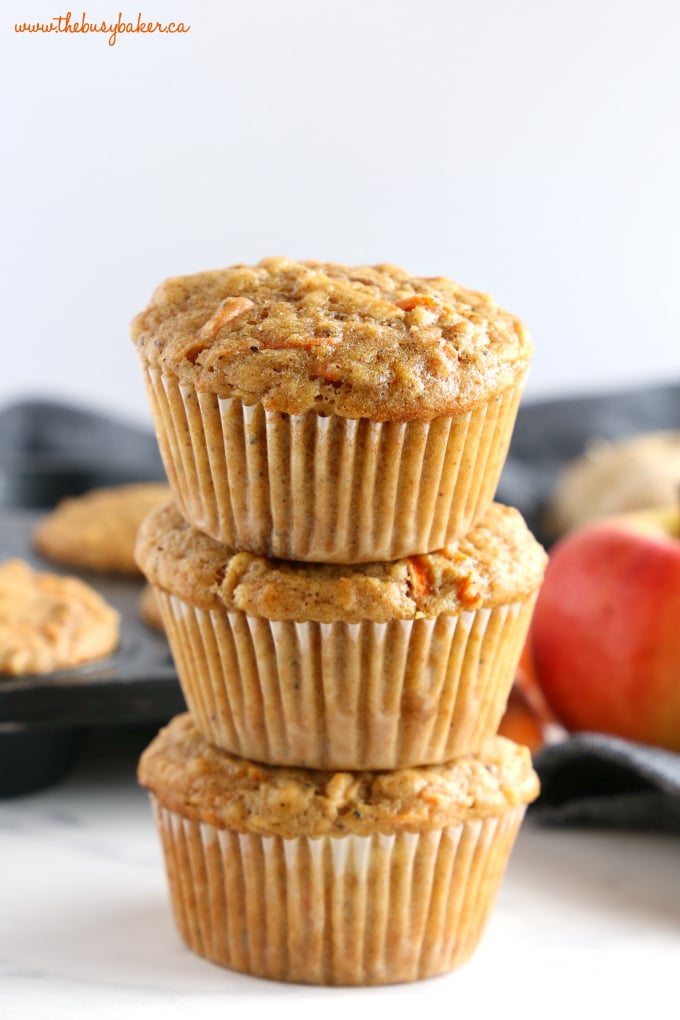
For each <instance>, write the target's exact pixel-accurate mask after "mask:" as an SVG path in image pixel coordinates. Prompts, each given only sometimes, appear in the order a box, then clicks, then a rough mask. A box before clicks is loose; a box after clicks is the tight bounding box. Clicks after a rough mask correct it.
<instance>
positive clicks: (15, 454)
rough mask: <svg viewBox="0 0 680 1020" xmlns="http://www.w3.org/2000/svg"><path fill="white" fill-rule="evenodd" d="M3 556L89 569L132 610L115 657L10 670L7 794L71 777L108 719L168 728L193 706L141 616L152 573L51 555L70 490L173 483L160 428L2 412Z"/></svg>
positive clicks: (0, 723) (84, 415)
mask: <svg viewBox="0 0 680 1020" xmlns="http://www.w3.org/2000/svg"><path fill="white" fill-rule="evenodd" d="M0 444H1V452H0V559H2V560H6V559H9V558H12V557H19V558H20V559H23V560H25V561H26V562H28V563H29V564H30V565H31V566H33V567H35V568H36V569H40V570H45V571H49V572H51V573H57V574H70V575H74V576H78V577H80V578H82V579H83V580H84V581H86V582H87V583H88V584H90V585H91V586H92V587H93V588H94V589H95V590H97V591H98V592H99V593H100V594H101V595H102V596H103V597H104V598H105V599H106V601H107V602H109V603H110V604H111V605H112V606H114V607H115V608H116V609H117V610H118V611H119V613H120V616H121V639H120V644H119V647H118V648H117V650H116V651H115V652H114V653H113V654H112V655H111V656H109V657H108V658H106V659H101V660H99V661H97V662H93V663H89V664H87V665H84V666H80V667H78V668H76V669H70V670H63V671H59V672H55V673H51V674H48V675H40V676H22V677H8V676H5V677H0V796H1V797H11V796H16V795H18V794H23V793H28V792H30V791H32V790H36V789H39V788H41V787H43V786H46V785H49V784H51V783H53V782H55V781H56V780H58V779H60V778H61V777H62V776H63V775H64V774H65V773H66V772H67V771H68V769H69V768H70V766H71V764H72V763H73V761H74V760H75V758H76V755H77V752H78V749H79V747H80V744H81V742H82V739H83V737H84V736H85V735H87V733H88V731H90V730H92V729H93V728H94V727H98V726H111V725H130V724H144V723H152V724H157V725H159V726H160V725H162V724H163V723H165V722H166V721H167V720H168V719H170V718H171V717H172V716H173V715H175V714H176V713H178V712H181V711H183V710H184V707H185V703H184V698H183V696H182V692H181V690H180V686H179V682H178V680H177V673H176V671H175V667H174V665H173V662H172V658H171V656H170V652H169V648H168V644H167V641H166V638H165V635H164V634H163V633H162V632H160V631H157V630H156V629H154V628H152V627H150V626H149V625H148V624H146V623H145V622H144V621H143V620H142V618H141V616H140V613H139V599H140V595H141V592H142V588H143V584H144V582H143V579H142V578H141V577H139V578H136V577H125V576H123V575H114V574H110V573H100V572H97V571H89V570H82V569H78V568H75V567H70V566H65V565H62V564H57V563H55V562H53V561H51V560H48V559H47V558H45V557H43V556H41V555H40V554H39V553H37V552H36V551H35V549H34V548H33V544H32V534H33V531H34V529H35V526H36V524H37V523H38V521H39V520H40V519H41V518H42V517H43V516H44V515H45V514H46V513H48V512H49V511H50V510H51V509H52V508H53V507H54V505H55V504H56V503H57V502H58V501H59V499H61V498H62V497H64V496H72V495H79V494H81V493H84V492H87V491H88V490H90V489H93V488H100V487H104V486H112V485H121V484H124V483H126V482H133V481H159V480H162V479H163V478H164V474H163V468H162V465H161V462H160V457H159V455H158V450H157V447H156V442H155V439H154V437H153V435H152V434H151V433H150V432H147V431H144V430H142V429H136V428H134V427H131V426H129V425H126V424H123V423H120V422H117V421H115V420H113V419H109V418H106V417H103V416H101V415H98V414H93V413H91V412H88V411H85V410H80V409H77V408H72V407H68V406H65V405H61V404H56V403H47V402H44V401H27V402H23V403H20V404H16V405H13V406H12V407H8V408H6V409H5V410H4V411H2V412H0Z"/></svg>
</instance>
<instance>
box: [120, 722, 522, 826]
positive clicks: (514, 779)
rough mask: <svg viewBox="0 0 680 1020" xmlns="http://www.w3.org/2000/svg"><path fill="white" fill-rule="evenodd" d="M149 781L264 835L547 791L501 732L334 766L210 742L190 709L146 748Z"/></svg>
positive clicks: (220, 822)
mask: <svg viewBox="0 0 680 1020" xmlns="http://www.w3.org/2000/svg"><path fill="white" fill-rule="evenodd" d="M137 775H138V779H139V782H140V784H141V785H142V786H143V787H145V788H146V789H148V790H149V791H150V792H152V793H153V794H154V796H155V797H156V798H157V799H158V802H159V803H160V804H161V805H162V806H163V807H164V808H166V809H168V810H170V811H175V812H177V813H178V814H180V815H182V816H183V817H188V818H193V819H196V820H198V821H201V822H205V823H207V824H209V825H214V826H215V827H216V828H224V829H234V830H236V831H237V832H250V833H256V834H259V835H263V836H282V837H284V838H295V837H297V836H322V835H325V834H332V835H336V836H339V835H344V834H346V833H350V832H351V833H356V834H357V835H370V834H372V833H374V832H382V833H384V834H386V835H389V834H391V833H394V832H400V831H403V832H425V831H428V830H432V829H439V828H443V827H444V826H446V825H457V824H459V823H461V822H467V821H470V820H472V819H475V818H487V817H490V816H497V815H501V814H504V813H505V812H506V811H508V810H510V809H512V808H513V807H516V806H518V805H521V804H528V803H530V802H531V801H532V800H535V798H536V797H537V795H538V790H539V783H538V777H537V775H536V773H535V772H534V770H533V768H532V765H531V755H530V753H529V750H528V748H526V747H523V746H521V745H519V744H515V743H513V742H512V741H510V740H507V739H506V738H504V737H494V738H492V739H491V740H490V741H489V742H488V743H487V744H486V745H485V746H484V748H483V749H482V750H481V751H480V752H477V753H476V754H474V755H473V754H469V755H462V756H461V757H459V758H455V759H454V760H453V761H450V762H447V763H445V764H442V765H429V766H419V767H418V768H407V769H396V770H394V771H392V770H390V771H385V772H383V771H381V772H329V771H323V772H322V771H316V770H313V769H300V768H286V767H282V766H267V765H260V764H257V763H255V762H251V761H247V760H245V759H243V758H237V757H236V756H234V755H231V754H228V753H227V752H226V751H221V750H219V749H218V748H215V747H213V746H212V745H211V744H209V743H208V742H207V741H206V740H205V738H204V737H202V736H201V734H200V733H199V732H198V730H197V729H196V726H195V724H194V722H193V720H192V718H191V716H190V715H189V713H184V714H182V715H178V716H175V718H174V719H173V720H171V722H170V723H169V724H168V726H166V727H165V728H164V729H162V730H161V731H160V733H159V734H158V736H157V737H155V739H154V740H153V741H152V742H151V744H150V745H149V746H148V747H147V749H146V750H145V751H144V753H143V754H142V757H141V759H140V763H139V768H138V773H137Z"/></svg>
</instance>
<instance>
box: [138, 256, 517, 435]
mask: <svg viewBox="0 0 680 1020" xmlns="http://www.w3.org/2000/svg"><path fill="white" fill-rule="evenodd" d="M132 336H133V339H134V341H135V343H136V345H137V348H138V351H139V354H140V356H141V357H142V359H143V360H144V361H145V362H147V363H149V364H150V365H154V366H157V367H159V368H160V369H161V370H162V371H164V372H169V373H172V374H174V375H176V376H177V377H178V378H179V380H180V382H186V383H190V384H191V385H193V386H194V387H195V388H196V389H197V390H199V391H201V390H207V391H209V392H213V393H217V394H218V395H219V396H221V397H238V398H240V399H241V400H242V401H243V402H244V403H246V404H247V403H254V402H257V401H259V402H261V403H262V405H263V406H264V408H265V409H266V410H268V411H278V412H283V413H289V414H303V413H304V412H306V411H310V410H316V411H317V412H319V413H322V414H336V415H340V416H342V417H346V418H371V419H373V420H374V421H408V420H423V421H429V420H431V419H433V418H436V417H438V416H441V415H451V414H459V413H461V414H462V413H465V412H467V411H469V410H471V409H473V408H474V407H476V406H478V405H479V404H481V403H484V402H486V401H488V400H489V399H490V398H491V397H493V396H494V395H495V394H497V393H501V392H503V391H504V390H506V389H508V388H509V387H510V386H512V385H513V384H516V382H517V378H518V375H520V374H523V373H524V370H525V368H526V366H527V364H528V361H529V358H530V355H531V343H530V341H529V338H528V335H527V333H526V331H525V329H524V327H523V326H522V324H521V322H520V321H519V320H518V319H517V318H516V317H515V316H513V315H511V314H510V313H508V312H506V311H503V310H502V309H501V308H499V307H498V305H497V304H496V303H495V302H494V301H493V299H492V298H491V297H489V296H487V295H484V294H480V293H477V292H475V291H471V290H467V289H466V288H464V287H462V286H460V285H459V284H457V283H454V282H452V281H451V280H448V279H446V278H445V277H417V276H411V275H409V274H408V273H407V272H405V271H404V270H403V269H399V268H397V267H396V266H390V265H377V266H358V267H348V266H343V265H339V264H337V263H325V262H316V261H304V262H295V261H292V260H290V259H285V258H268V259H263V260H262V261H261V262H259V263H258V264H257V265H255V266H246V265H235V266H232V267H230V268H227V269H220V270H215V271H212V272H204V273H196V274H193V275H190V276H180V277H173V278H171V279H169V280H166V281H165V282H164V283H162V284H161V285H160V286H159V287H158V288H157V290H156V291H155V293H154V295H153V298H152V301H151V304H150V305H149V306H148V308H146V309H145V310H144V311H143V312H141V313H140V314H139V315H138V316H137V317H136V318H135V319H134V321H133V324H132Z"/></svg>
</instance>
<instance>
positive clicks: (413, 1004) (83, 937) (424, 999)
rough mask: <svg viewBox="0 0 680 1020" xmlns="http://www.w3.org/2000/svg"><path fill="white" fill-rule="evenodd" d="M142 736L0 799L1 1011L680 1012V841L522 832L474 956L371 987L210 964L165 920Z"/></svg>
mask: <svg viewBox="0 0 680 1020" xmlns="http://www.w3.org/2000/svg"><path fill="white" fill-rule="evenodd" d="M149 736H150V733H148V732H146V731H142V730H134V729H133V730H128V731H105V732H103V733H101V734H97V736H96V739H90V740H89V741H88V743H87V744H86V746H85V748H84V751H83V753H82V754H81V757H80V759H79V761H78V763H77V765H76V767H75V769H74V770H73V771H72V772H71V773H70V774H69V775H68V777H67V778H66V779H65V780H63V781H62V782H61V783H59V784H58V785H56V786H54V787H52V788H50V789H47V790H44V791H42V792H39V793H35V794H31V795H29V796H26V797H21V798H16V799H11V800H4V801H0V865H1V867H0V1017H2V1018H3V1020H22V1018H25V1017H31V1018H43V1017H48V1018H49V1020H61V1018H69V1020H72V1018H78V1017H85V1016H87V1017H90V1018H92V1020H108V1018H121V1017H123V1018H126V1017H144V1018H145V1020H154V1018H157V1017H158V1018H161V1017H162V1018H164V1020H173V1018H179V1017H181V1018H183V1020H187V1018H193V1017H196V1018H197V1020H204V1018H205V1020H211V1018H213V1017H230V1018H232V1017H235V1016H236V1017H241V1016H244V1017H246V1016H247V1017H250V1016H253V1017H259V1016H263V1015H264V1014H265V1010H266V1011H268V1012H269V1011H275V1012H274V1015H275V1016H276V1017H277V1018H278V1017H281V1016H292V1015H293V1014H294V1015H295V1016H296V1017H307V1016H309V1017H312V1016H314V1017H319V1016H321V1017H324V1020H325V1018H326V1017H333V1016H336V1015H340V1013H341V1012H342V1014H343V1015H345V1016H346V1015H347V1013H348V1011H350V1012H351V1011H352V1010H354V1011H356V1013H357V1016H366V1015H368V1014H369V1011H370V1012H371V1013H373V1012H374V1011H379V1010H383V1009H384V1010H393V1009H394V1008H395V1007H396V1006H397V1005H399V1006H401V1007H403V1008H405V1009H408V1010H409V1011H410V1012H412V1011H413V1010H421V1009H422V1010H423V1012H427V1013H435V1012H436V1014H437V1015H442V1016H447V1017H452V1018H453V1017H458V1016H474V1015H478V1014H479V1013H480V1012H481V1015H482V1016H483V1017H485V1016H487V1015H493V1013H492V1012H491V1011H495V1010H498V1009H501V1008H502V1009H503V1010H504V1014H503V1015H504V1016H505V1017H510V1018H511V1020H512V1018H514V1017H518V1018H519V1017H522V1018H523V1020H533V1018H534V1017H536V1018H539V1017H540V1018H547V1017H551V1018H554V1017H560V1016H571V1017H574V1016H577V1015H579V1014H580V1015H582V1016H584V1017H588V1018H590V1017H592V1016H595V1015H597V1012H596V1010H597V1011H598V1012H599V1010H600V1009H602V1010H604V1009H605V1008H606V1011H607V1012H606V1015H607V1016H611V1017H616V1018H617V1020H618V1018H620V1017H627V1016H634V1015H637V1014H638V1013H639V1012H640V1010H644V1012H645V1015H646V1016H654V1017H655V1018H657V1017H669V1018H670V1017H678V1015H680V1007H679V1006H678V1000H677V982H678V974H679V973H680V839H677V838H673V837H670V836H656V835H641V834H622V833H607V832H581V831H565V830H545V829H540V828H538V827H536V826H535V825H534V824H533V823H531V822H530V821H528V822H526V823H525V825H524V827H523V829H522V831H521V833H520V837H519V840H518V842H517V844H516V847H515V850H514V853H513V856H512V858H511V861H510V865H509V868H508V871H507V873H506V876H505V881H504V884H503V886H502V889H501V893H500V896H499V899H498V901H497V903H496V906H495V909H494V912H493V914H492V917H491V920H490V922H489V926H488V928H487V930H486V932H485V935H484V937H483V939H482V942H481V945H480V946H479V948H478V949H477V952H476V954H475V955H474V957H473V958H472V959H471V960H470V961H469V962H468V963H466V964H465V965H464V966H463V967H462V968H461V969H460V970H458V971H457V972H455V973H453V974H450V975H448V976H446V977H443V978H437V979H434V980H430V981H425V982H420V983H417V984H414V985H400V986H393V987H387V988H378V989H329V988H321V989H319V988H307V987H300V986H288V985H282V984H277V983H274V982H266V981H261V980H257V979H254V978H248V977H244V976H241V975H237V974H232V973H230V972H228V971H224V970H221V969H220V968H218V967H215V966H213V965H212V964H209V963H207V962H205V961H203V960H201V959H200V958H198V957H196V956H194V955H193V954H192V953H190V952H189V951H188V950H187V949H185V948H184V946H183V944H182V943H181V942H180V940H179V937H178V936H177V934H176V932H175V930H174V927H173V923H172V920H171V917H170V912H169V906H168V902H167V898H166V891H165V878H164V873H163V867H162V863H161V857H160V848H159V845H158V843H157V839H156V834H155V830H154V828H153V823H152V819H151V814H150V811H149V806H148V802H147V799H146V794H145V793H144V791H142V790H141V789H139V788H138V787H137V785H136V782H135V765H136V760H137V757H138V754H139V752H140V751H141V749H142V748H143V746H145V744H146V742H147V740H148V738H149Z"/></svg>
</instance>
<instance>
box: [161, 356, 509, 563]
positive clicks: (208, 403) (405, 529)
mask: <svg viewBox="0 0 680 1020" xmlns="http://www.w3.org/2000/svg"><path fill="white" fill-rule="evenodd" d="M143 372H144V379H145V383H146V387H147V392H148V395H149V400H150V404H151V410H152V414H153V418H154V424H155V428H156V433H157V436H158V442H159V447H160V451H161V455H162V458H163V462H164V465H165V469H166V472H167V475H168V479H169V482H170V485H171V487H172V489H173V491H174V493H175V498H176V500H177V503H178V506H179V509H180V511H181V513H182V516H183V517H185V518H186V520H188V521H189V522H190V523H191V524H193V525H194V526H195V527H197V528H198V529H199V530H201V531H204V532H205V533H206V534H208V535H211V536H212V537H213V538H215V539H216V540H217V541H219V542H221V543H223V544H225V545H227V546H229V547H230V548H234V549H245V550H248V551H250V552H254V553H257V554H259V555H266V556H275V557H279V558H282V559H290V560H306V561H318V562H325V563H361V562H369V561H376V560H383V561H389V560H394V559H398V558H401V557H405V556H411V555H416V554H423V553H427V552H431V551H432V550H434V549H440V548H442V547H443V546H445V545H446V544H448V543H450V542H452V541H454V540H455V539H457V538H460V537H461V536H462V535H464V534H465V533H466V532H467V531H468V530H469V529H470V526H471V524H472V523H473V522H474V521H475V520H477V519H478V518H479V517H480V516H481V514H483V512H484V511H485V509H486V508H487V507H488V506H489V504H490V503H491V501H492V499H493V496H494V493H495V490H496V487H497V484H498V480H499V477H500V473H501V470H502V467H503V463H504V461H505V457H506V454H507V451H508V446H509V443H510V436H511V433H512V429H513V426H514V422H515V418H516V415H517V409H518V405H519V401H520V397H521V393H522V386H523V382H524V375H523V374H522V376H521V377H520V378H519V379H518V382H517V384H516V385H515V386H513V387H512V388H510V389H508V390H506V391H505V392H503V393H500V394H498V395H496V396H494V397H493V398H492V399H491V400H490V401H489V402H488V403H486V404H483V405H481V406H479V407H477V408H475V409H473V410H471V411H469V412H468V413H465V414H461V415H457V416H451V417H439V418H435V419H434V420H432V421H430V422H421V421H409V422H375V421H370V420H368V419H347V418H342V417H339V416H333V415H331V416H326V417H324V416H322V415H318V414H316V412H314V411H311V412H307V413H305V414H300V415H290V414H284V413H280V412H269V411H265V409H264V408H263V406H262V405H261V404H259V403H256V404H252V405H246V404H243V403H242V402H241V401H240V400H239V399H236V398H226V399H223V398H219V397H218V396H217V395H216V394H214V393H209V392H198V391H196V390H195V389H194V388H193V387H191V386H189V385H184V384H180V383H179V381H178V380H177V378H175V377H174V376H172V375H166V374H162V373H161V372H160V371H159V370H158V369H154V368H150V367H149V366H148V365H146V364H145V365H143Z"/></svg>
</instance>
